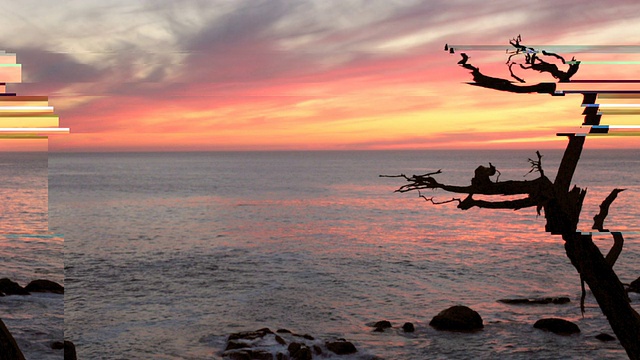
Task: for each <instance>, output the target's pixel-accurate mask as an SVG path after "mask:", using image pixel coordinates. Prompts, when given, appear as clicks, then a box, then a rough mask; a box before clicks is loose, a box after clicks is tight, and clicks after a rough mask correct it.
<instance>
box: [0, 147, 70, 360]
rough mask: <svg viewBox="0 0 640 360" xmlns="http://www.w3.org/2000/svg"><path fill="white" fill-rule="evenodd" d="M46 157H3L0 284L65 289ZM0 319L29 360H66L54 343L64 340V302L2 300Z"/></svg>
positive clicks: (56, 298)
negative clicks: (52, 228) (46, 283)
mask: <svg viewBox="0 0 640 360" xmlns="http://www.w3.org/2000/svg"><path fill="white" fill-rule="evenodd" d="M47 166H48V156H47V153H0V179H2V180H1V181H2V186H1V187H0V263H1V264H2V271H1V272H0V278H9V279H11V280H12V281H15V282H17V283H19V284H20V285H22V286H26V285H27V284H28V283H29V282H30V281H32V280H36V279H48V280H52V281H55V282H58V283H60V284H64V270H63V250H64V249H63V247H64V242H63V239H62V238H61V237H60V236H57V235H56V234H51V233H49V231H48V230H49V224H48V205H47V181H48V172H47ZM0 319H2V321H3V322H4V323H5V324H6V326H7V327H8V328H9V330H10V331H11V332H12V334H13V336H14V337H15V338H16V341H17V342H18V345H19V347H20V348H21V349H22V351H23V352H24V353H25V355H28V359H34V360H35V359H38V360H49V359H62V352H61V350H53V349H51V343H52V342H54V341H62V339H63V338H64V332H63V331H64V297H63V296H62V295H57V294H43V293H34V294H32V295H29V296H4V297H0Z"/></svg>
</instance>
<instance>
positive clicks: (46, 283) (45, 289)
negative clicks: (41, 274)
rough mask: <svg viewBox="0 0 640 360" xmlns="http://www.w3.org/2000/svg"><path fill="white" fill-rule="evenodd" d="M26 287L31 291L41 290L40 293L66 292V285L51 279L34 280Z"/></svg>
mask: <svg viewBox="0 0 640 360" xmlns="http://www.w3.org/2000/svg"><path fill="white" fill-rule="evenodd" d="M24 289H25V290H26V291H28V292H30V293H32V292H40V293H53V294H64V287H63V286H62V285H60V284H58V283H56V282H53V281H50V280H41V279H40V280H33V281H32V282H30V283H29V284H28V285H27V286H26V287H25V288H24Z"/></svg>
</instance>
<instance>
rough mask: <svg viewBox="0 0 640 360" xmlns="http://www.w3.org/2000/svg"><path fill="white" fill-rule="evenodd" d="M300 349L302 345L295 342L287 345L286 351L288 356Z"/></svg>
mask: <svg viewBox="0 0 640 360" xmlns="http://www.w3.org/2000/svg"><path fill="white" fill-rule="evenodd" d="M301 347H302V344H300V343H297V342H292V343H291V344H289V347H287V351H289V354H292V353H294V352H297V351H298V350H300V348H301Z"/></svg>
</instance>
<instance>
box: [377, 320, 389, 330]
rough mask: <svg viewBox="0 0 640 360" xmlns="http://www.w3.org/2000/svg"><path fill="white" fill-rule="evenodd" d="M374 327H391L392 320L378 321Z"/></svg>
mask: <svg viewBox="0 0 640 360" xmlns="http://www.w3.org/2000/svg"><path fill="white" fill-rule="evenodd" d="M373 327H374V328H381V329H383V330H384V329H389V328H391V322H389V321H387V320H382V321H378V322H377V323H375V324H373Z"/></svg>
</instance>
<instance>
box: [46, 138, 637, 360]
mask: <svg viewBox="0 0 640 360" xmlns="http://www.w3.org/2000/svg"><path fill="white" fill-rule="evenodd" d="M543 154H544V155H545V157H544V158H543V165H544V166H545V168H546V171H547V174H548V175H549V176H550V177H551V178H553V171H554V168H556V167H557V165H558V163H559V161H560V157H561V152H559V151H545V152H543ZM639 155H640V153H639V152H638V151H588V150H587V151H585V154H584V156H583V160H582V161H581V164H580V167H579V171H578V173H577V174H576V178H575V183H577V184H578V185H580V186H586V187H588V189H589V193H588V195H587V204H586V205H585V208H584V212H583V213H584V219H585V220H584V224H585V225H584V227H585V228H588V227H590V221H591V220H590V217H592V216H593V214H595V213H596V212H597V208H598V204H599V203H600V201H602V199H603V198H604V197H605V196H606V195H607V194H608V192H609V191H610V190H611V189H612V188H614V187H624V188H627V189H628V190H627V191H626V192H623V193H622V194H621V196H620V197H619V199H618V200H616V202H615V203H614V206H613V207H612V210H611V214H610V217H609V219H608V222H607V225H608V226H609V227H610V228H611V229H616V230H618V229H620V230H624V229H632V228H637V227H638V219H640V206H638V205H637V204H638V203H640V181H639V180H638V174H640V156H639ZM533 156H535V154H534V153H533V152H522V151H510V152H496V151H476V152H464V151H459V152H438V151H425V152H409V151H407V152H273V153H164V154H51V155H50V158H49V206H50V212H49V219H50V225H51V230H52V231H53V232H55V233H62V234H64V247H65V251H64V267H65V268H64V273H65V284H66V293H65V297H64V301H65V303H64V306H65V337H67V338H68V339H70V340H72V341H73V342H74V343H75V344H76V345H77V350H78V354H79V357H80V358H81V359H215V358H218V357H219V356H220V354H221V350H222V349H223V347H224V343H225V339H226V337H227V335H228V334H229V333H231V332H236V331H242V330H255V329H258V328H262V327H270V328H272V329H277V328H287V329H290V330H292V331H295V332H299V333H308V334H312V335H313V336H315V337H316V338H319V339H326V338H331V337H344V338H346V339H348V340H351V341H353V342H354V343H355V344H356V346H357V347H358V349H359V354H358V355H356V356H353V357H351V358H352V359H353V358H357V359H369V358H373V357H374V356H377V357H380V358H385V359H468V358H474V359H493V358H503V359H553V358H565V359H584V358H593V359H595V358H598V359H617V358H624V356H625V355H624V352H623V350H622V348H621V347H620V345H619V343H618V342H610V343H602V342H600V341H598V340H596V339H595V338H594V336H595V335H597V334H599V333H600V332H608V333H612V332H611V330H610V328H609V325H608V323H607V322H606V319H604V317H603V316H602V315H601V313H600V311H599V309H598V307H597V305H596V303H595V301H594V299H593V298H592V297H591V296H588V297H587V312H586V314H585V316H584V318H583V317H582V316H581V314H580V310H579V305H578V303H579V295H580V282H579V279H578V276H577V274H576V271H575V270H574V269H573V267H572V266H571V265H570V263H569V260H568V259H567V258H566V256H565V254H564V251H563V244H562V241H561V239H559V238H557V237H553V236H550V235H549V234H546V233H544V231H543V229H544V219H543V218H539V217H536V214H535V210H533V209H524V210H520V211H515V212H514V211H506V210H505V211H491V210H477V209H471V210H468V211H465V212H463V211H459V210H458V209H456V208H455V205H454V204H447V205H441V206H433V205H429V204H427V203H425V202H424V201H423V200H421V199H419V198H418V197H417V194H397V193H393V190H394V189H396V188H397V187H398V186H400V185H402V184H403V182H402V181H401V180H400V179H388V178H379V177H378V175H379V174H399V173H406V174H414V173H424V172H428V171H433V170H437V169H440V168H441V169H443V174H442V176H441V177H440V178H441V179H442V181H450V182H451V181H453V182H456V183H459V184H467V183H468V182H469V180H470V178H471V177H472V174H473V169H475V167H476V166H478V165H480V164H485V165H486V164H487V163H488V162H489V161H490V162H492V163H493V164H494V165H496V166H497V167H498V169H499V170H500V171H501V173H502V175H501V179H502V180H506V179H522V178H523V175H524V174H526V173H527V171H528V170H529V165H528V163H527V158H528V157H533ZM528 176H529V177H531V178H533V177H534V175H528ZM430 195H431V194H430ZM433 195H435V196H436V199H438V200H446V199H449V198H450V197H451V196H450V195H448V194H446V193H443V192H435V193H433ZM598 244H600V245H601V247H602V248H606V247H608V246H610V244H611V240H610V239H609V238H607V237H602V238H601V239H599V240H598ZM605 251H606V250H605ZM639 256H640V240H639V239H638V235H633V236H632V235H629V236H627V238H626V242H625V250H624V251H623V253H622V255H621V258H620V259H619V261H618V263H617V264H616V270H617V272H618V274H619V275H620V277H621V279H622V280H623V282H630V281H632V280H633V279H635V278H637V277H638V276H639V275H640V269H638V265H637V264H638V263H637V259H638V258H639ZM561 295H563V296H569V297H570V298H571V299H572V302H571V303H570V304H567V305H546V306H513V305H505V304H501V303H498V302H496V300H497V299H500V298H509V297H541V296H561ZM634 301H635V303H636V304H638V303H640V298H638V297H635V298H634ZM455 304H464V305H468V306H470V307H472V308H474V309H475V310H477V311H478V312H479V313H480V314H481V316H482V317H483V319H484V322H485V326H486V327H485V329H484V330H483V331H480V332H477V333H473V334H462V333H447V332H438V331H435V330H434V329H432V328H431V327H429V326H428V322H429V321H430V320H431V318H432V317H433V316H434V315H436V314H437V313H438V312H439V311H441V310H443V309H445V308H447V307H449V306H451V305H455ZM541 317H562V318H566V319H568V320H572V321H575V322H576V323H577V324H578V325H579V326H580V327H581V329H582V333H581V334H580V335H577V336H571V337H561V336H556V335H553V334H549V333H545V332H542V331H538V330H536V329H534V328H533V327H532V324H533V322H535V321H536V320H537V319H539V318H541ZM378 320H390V321H391V322H392V323H393V324H394V325H396V326H401V325H402V323H404V322H406V321H409V322H413V323H414V324H416V327H417V331H416V332H415V333H414V334H411V335H407V334H404V333H402V332H401V331H396V330H393V331H387V332H385V333H374V332H372V331H371V330H372V328H371V327H369V326H368V325H367V324H370V323H371V322H374V321H378Z"/></svg>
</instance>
